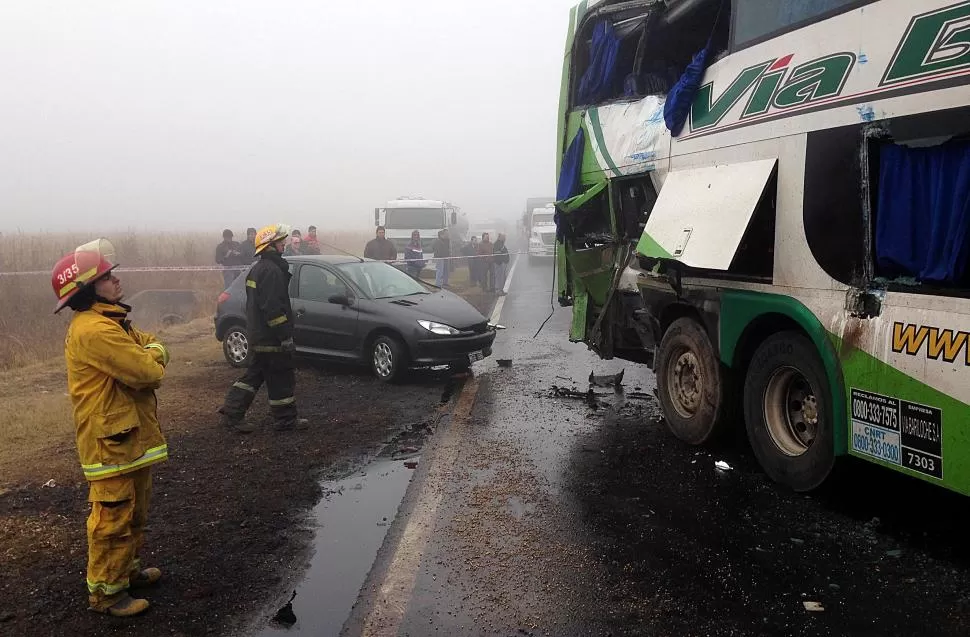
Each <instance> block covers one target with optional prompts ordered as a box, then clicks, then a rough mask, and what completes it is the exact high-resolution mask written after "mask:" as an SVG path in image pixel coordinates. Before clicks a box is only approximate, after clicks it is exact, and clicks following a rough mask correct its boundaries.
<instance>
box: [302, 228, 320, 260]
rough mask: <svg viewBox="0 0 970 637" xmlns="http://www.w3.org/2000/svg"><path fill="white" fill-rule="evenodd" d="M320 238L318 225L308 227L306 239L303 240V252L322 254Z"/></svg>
mask: <svg viewBox="0 0 970 637" xmlns="http://www.w3.org/2000/svg"><path fill="white" fill-rule="evenodd" d="M321 253H322V250H321V249H320V240H319V239H318V238H317V227H316V226H310V227H309V228H307V229H306V239H304V240H303V254H321Z"/></svg>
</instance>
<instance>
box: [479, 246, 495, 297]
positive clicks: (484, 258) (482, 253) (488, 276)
mask: <svg viewBox="0 0 970 637" xmlns="http://www.w3.org/2000/svg"><path fill="white" fill-rule="evenodd" d="M478 255H479V256H478V262H479V265H478V268H479V270H478V271H479V277H480V279H481V281H480V283H481V284H482V290H483V291H485V292H491V291H492V288H494V287H495V282H494V281H493V280H492V241H491V239H489V236H488V233H487V232H483V233H482V242H481V243H479V244H478Z"/></svg>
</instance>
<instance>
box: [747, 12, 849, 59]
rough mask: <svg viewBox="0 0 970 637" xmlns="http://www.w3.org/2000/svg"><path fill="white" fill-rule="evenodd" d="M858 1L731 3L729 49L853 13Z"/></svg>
mask: <svg viewBox="0 0 970 637" xmlns="http://www.w3.org/2000/svg"><path fill="white" fill-rule="evenodd" d="M862 4H866V2H864V1H860V0H734V30H733V34H734V35H733V38H732V39H733V46H732V49H735V50H737V49H740V48H744V47H746V46H749V45H752V44H757V43H758V42H761V41H764V40H767V39H769V38H771V37H774V36H778V35H781V34H782V33H784V32H786V31H791V30H793V29H796V28H799V27H803V26H807V25H808V24H811V23H812V22H817V21H820V20H825V19H827V18H830V17H832V16H834V15H837V14H839V13H842V12H844V11H848V10H850V9H854V8H856V7H858V6H860V5H862Z"/></svg>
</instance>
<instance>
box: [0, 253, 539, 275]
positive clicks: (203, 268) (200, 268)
mask: <svg viewBox="0 0 970 637" xmlns="http://www.w3.org/2000/svg"><path fill="white" fill-rule="evenodd" d="M519 254H528V251H523V250H519V251H516V252H509V253H508V255H509V256H515V255H519ZM300 256H316V255H300ZM327 256H339V255H327ZM348 256H354V255H348ZM495 256H497V255H494V254H475V255H470V256H459V257H424V258H421V259H381V260H380V261H381V262H382V263H390V264H392V265H393V264H395V263H416V262H422V261H423V262H425V263H427V262H429V261H457V260H469V259H492V258H495ZM357 258H362V257H357ZM246 267H247V266H229V267H225V266H217V265H185V266H144V267H131V268H125V267H119V268H118V269H117V272H225V271H226V270H238V271H240V272H241V271H243V270H245V269H246ZM50 274H51V273H50V271H49V270H27V271H24V272H0V278H3V277H17V276H40V275H44V276H50Z"/></svg>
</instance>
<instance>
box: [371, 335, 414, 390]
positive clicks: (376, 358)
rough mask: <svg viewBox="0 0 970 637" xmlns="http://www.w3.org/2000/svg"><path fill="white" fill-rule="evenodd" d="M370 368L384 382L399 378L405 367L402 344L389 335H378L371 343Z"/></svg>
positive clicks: (404, 354)
mask: <svg viewBox="0 0 970 637" xmlns="http://www.w3.org/2000/svg"><path fill="white" fill-rule="evenodd" d="M370 349H371V369H373V370H374V375H375V376H377V378H379V379H380V380H382V381H384V382H385V383H390V382H392V381H395V380H397V379H399V378H400V377H401V375H402V373H403V370H404V369H405V368H406V367H407V361H406V360H405V359H406V353H405V349H404V346H403V345H401V342H400V341H398V340H397V339H396V338H393V337H391V336H378V337H377V338H376V339H374V343H373V344H372V345H371V348H370Z"/></svg>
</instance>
